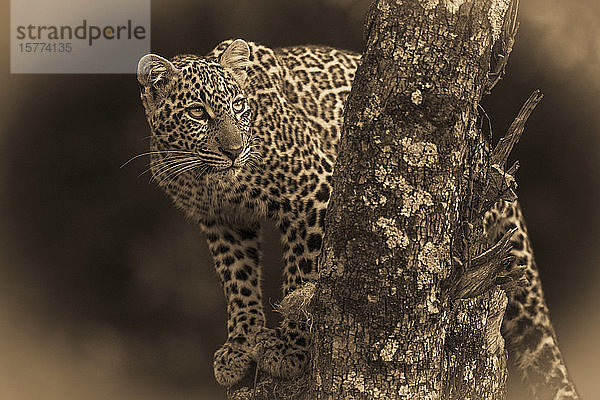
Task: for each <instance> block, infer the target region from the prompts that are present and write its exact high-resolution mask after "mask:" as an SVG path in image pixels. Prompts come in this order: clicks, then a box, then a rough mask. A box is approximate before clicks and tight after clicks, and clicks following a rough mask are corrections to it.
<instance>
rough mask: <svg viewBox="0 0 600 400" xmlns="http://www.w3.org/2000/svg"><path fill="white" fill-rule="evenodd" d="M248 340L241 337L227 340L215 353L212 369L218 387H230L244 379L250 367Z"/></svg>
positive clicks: (251, 360) (250, 357) (250, 358)
mask: <svg viewBox="0 0 600 400" xmlns="http://www.w3.org/2000/svg"><path fill="white" fill-rule="evenodd" d="M252 362H253V359H252V356H251V351H250V346H249V345H248V340H247V339H246V337H244V336H242V335H238V336H236V337H233V338H229V339H227V342H225V344H224V345H223V346H221V348H220V349H219V350H217V351H216V352H215V355H214V361H213V369H214V374H215V379H216V380H217V382H218V383H219V384H220V385H223V386H231V385H234V384H236V383H238V382H239V381H240V380H242V378H244V377H245V376H246V375H247V374H248V371H249V370H250V367H251V366H252Z"/></svg>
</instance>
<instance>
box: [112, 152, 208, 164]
mask: <svg viewBox="0 0 600 400" xmlns="http://www.w3.org/2000/svg"><path fill="white" fill-rule="evenodd" d="M165 153H166V154H186V155H187V154H193V155H195V154H196V153H194V152H193V151H186V150H154V151H147V152H145V153H141V154H138V155H136V156H133V157H131V158H130V159H129V160H127V161H126V162H125V163H124V164H123V165H121V166H120V167H119V168H123V167H124V166H126V165H127V164H129V163H130V162H132V161H133V160H136V159H138V158H140V157H144V156H150V155H153V154H165Z"/></svg>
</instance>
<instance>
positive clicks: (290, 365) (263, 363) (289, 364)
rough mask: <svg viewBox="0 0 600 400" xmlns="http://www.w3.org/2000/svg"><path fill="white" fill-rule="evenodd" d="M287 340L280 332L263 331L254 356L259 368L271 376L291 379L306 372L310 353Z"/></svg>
mask: <svg viewBox="0 0 600 400" xmlns="http://www.w3.org/2000/svg"><path fill="white" fill-rule="evenodd" d="M286 339H288V340H285V339H284V338H283V337H282V335H281V333H280V331H279V330H278V329H277V330H274V329H266V328H265V329H263V331H262V332H261V333H260V334H259V335H258V337H257V343H256V346H255V348H254V356H255V359H256V360H257V363H258V367H259V368H260V369H261V370H262V371H265V372H266V373H267V374H269V375H271V376H275V377H278V378H285V379H290V378H294V377H297V376H299V375H301V374H302V372H304V368H305V367H306V365H307V364H308V359H309V353H308V349H307V348H306V346H299V345H297V344H294V343H291V342H290V341H289V338H286Z"/></svg>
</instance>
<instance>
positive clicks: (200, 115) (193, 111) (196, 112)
mask: <svg viewBox="0 0 600 400" xmlns="http://www.w3.org/2000/svg"><path fill="white" fill-rule="evenodd" d="M187 113H188V115H189V116H190V117H192V118H194V119H197V120H201V121H206V120H208V113H207V112H206V109H205V108H204V107H202V106H196V107H190V108H188V109H187Z"/></svg>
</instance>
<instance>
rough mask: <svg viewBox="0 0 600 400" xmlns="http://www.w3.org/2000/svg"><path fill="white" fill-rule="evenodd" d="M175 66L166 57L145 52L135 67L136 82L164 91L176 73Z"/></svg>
mask: <svg viewBox="0 0 600 400" xmlns="http://www.w3.org/2000/svg"><path fill="white" fill-rule="evenodd" d="M177 71H178V70H177V68H175V66H174V65H173V63H172V62H171V61H169V60H167V59H166V58H162V57H161V56H158V55H156V54H146V55H145V56H144V57H142V58H141V59H140V61H139V62H138V67H137V79H138V82H139V83H140V84H141V85H142V86H143V87H145V88H154V89H157V90H158V91H159V92H164V89H165V87H166V86H168V85H167V84H168V82H170V80H171V78H173V77H174V76H175V74H176V73H177Z"/></svg>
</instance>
